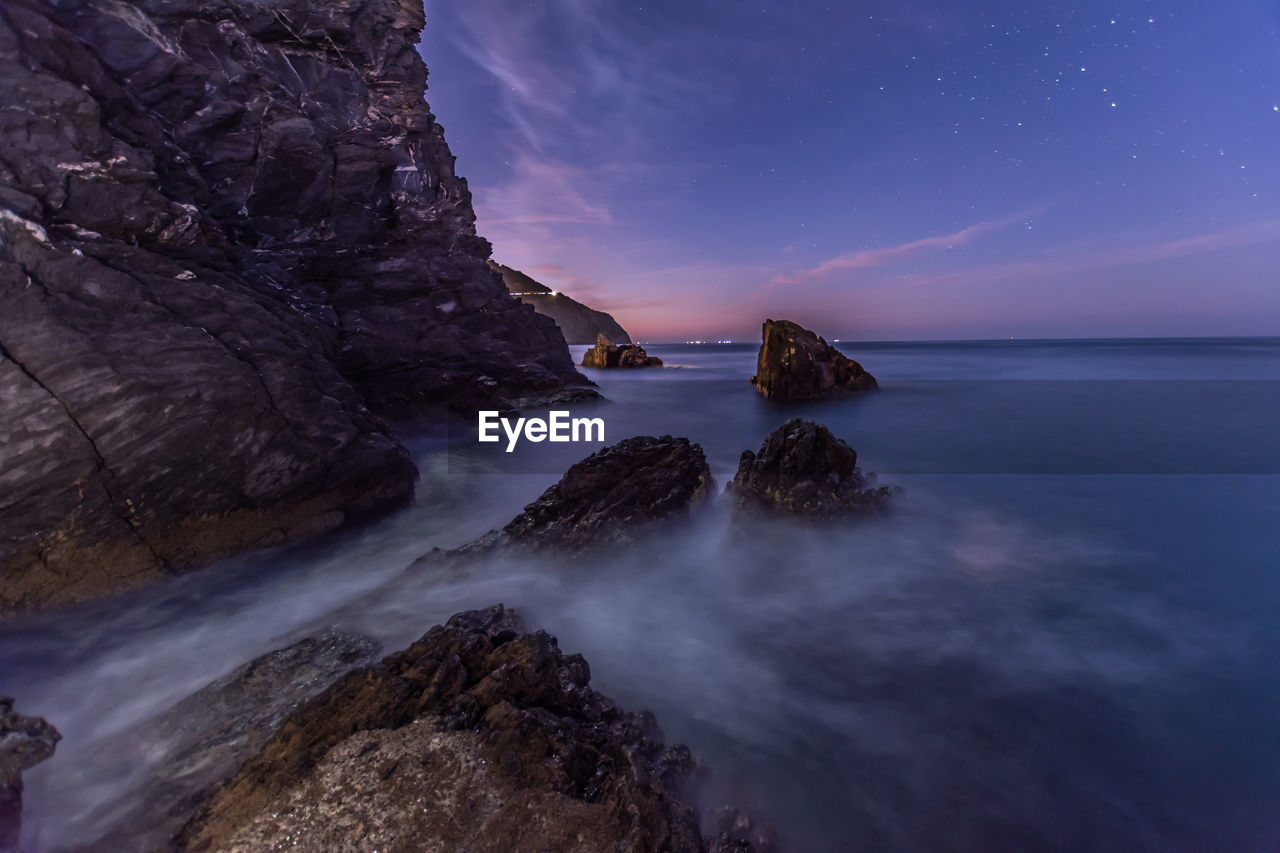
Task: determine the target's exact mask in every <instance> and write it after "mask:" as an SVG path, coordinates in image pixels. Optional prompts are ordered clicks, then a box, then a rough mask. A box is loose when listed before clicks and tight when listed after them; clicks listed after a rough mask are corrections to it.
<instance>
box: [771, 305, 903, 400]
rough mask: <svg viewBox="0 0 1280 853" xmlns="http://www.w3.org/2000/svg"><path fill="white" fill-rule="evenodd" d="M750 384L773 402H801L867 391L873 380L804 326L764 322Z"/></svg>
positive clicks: (859, 367)
mask: <svg viewBox="0 0 1280 853" xmlns="http://www.w3.org/2000/svg"><path fill="white" fill-rule="evenodd" d="M761 338H762V340H761V343H760V354H759V355H758V356H757V357H756V375H755V376H752V377H751V383H752V384H753V385H755V387H756V390H758V391H759V392H760V393H761V394H764V395H765V396H766V397H768V398H770V399H772V400H781V401H784V402H804V401H807V400H821V399H823V398H824V397H829V396H831V395H833V394H839V393H856V392H859V391H870V390H872V389H874V388H876V387H878V386H877V385H876V380H875V377H874V376H872V375H871V374H870V373H867V372H866V371H865V370H863V369H862V365H861V364H858V362H856V361H854V360H853V359H851V358H846V357H845V355H844V354H843V353H841V352H840V351H839V350H837V349H836V348H835V347H833V346H831V345H830V344H828V343H827V342H826V341H825V340H823V339H822V338H820V337H818V336H817V335H815V334H814V333H813V332H811V331H809V330H808V329H806V328H804V327H803V326H800V325H797V324H796V323H792V322H790V321H788V320H765V321H764V326H763V327H762V329H761Z"/></svg>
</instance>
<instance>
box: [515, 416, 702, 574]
mask: <svg viewBox="0 0 1280 853" xmlns="http://www.w3.org/2000/svg"><path fill="white" fill-rule="evenodd" d="M711 484H712V479H711V469H710V467H709V466H708V465H707V459H706V456H705V455H704V454H703V452H702V447H701V446H700V445H697V444H693V443H692V442H690V441H689V439H687V438H673V437H671V436H669V435H664V436H662V437H661V438H654V437H653V436H636V437H635V438H628V439H624V440H623V441H620V442H618V443H617V444H615V445H612V446H610V447H606V448H604V449H603V450H599V451H597V452H595V453H593V454H592V455H591V456H588V457H587V458H586V459H583V460H582V461H581V462H578V463H576V464H574V465H573V466H572V467H570V468H569V470H568V471H566V472H565V475H564V476H563V477H561V478H560V481H559V482H558V483H556V484H555V485H553V486H551V487H550V488H549V489H547V490H546V491H545V492H543V493H542V495H541V496H540V497H539V498H538V499H537V500H536V501H534V502H533V503H531V504H529V505H528V506H526V507H525V508H524V512H522V513H520V515H518V516H516V517H515V518H514V519H512V520H511V522H510V523H509V524H508V525H507V526H506V527H504V528H503V529H502V538H503V539H504V540H505V541H506V542H510V543H521V544H526V545H531V546H534V547H554V548H561V549H574V548H583V547H589V546H596V545H604V544H617V543H621V542H627V541H630V540H631V538H632V536H633V534H634V532H635V530H636V529H637V528H638V527H642V526H645V525H649V524H652V523H655V522H659V521H663V520H667V519H671V518H677V517H680V516H682V515H684V514H687V513H688V512H689V511H690V510H691V509H692V508H693V507H694V506H695V505H696V504H697V503H698V502H699V501H701V500H702V499H703V498H705V497H706V496H707V494H708V493H709V492H710V490H711Z"/></svg>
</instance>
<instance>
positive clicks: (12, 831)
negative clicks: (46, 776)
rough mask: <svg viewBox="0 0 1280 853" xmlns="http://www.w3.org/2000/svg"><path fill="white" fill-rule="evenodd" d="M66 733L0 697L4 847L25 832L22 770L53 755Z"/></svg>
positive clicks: (0, 845)
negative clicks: (28, 714)
mask: <svg viewBox="0 0 1280 853" xmlns="http://www.w3.org/2000/svg"><path fill="white" fill-rule="evenodd" d="M61 739H62V735H60V734H58V730H57V729H55V728H54V727H53V726H51V725H49V723H48V722H47V721H46V720H44V719H43V718H41V717H24V716H23V715H21V714H19V713H17V712H15V711H14V710H13V700H12V699H10V698H8V697H0V851H7V850H14V849H16V848H17V846H18V841H19V836H20V835H21V834H22V772H23V771H24V770H28V769H30V768H32V767H34V766H36V765H37V764H39V763H40V762H41V761H45V760H47V759H49V758H51V757H52V756H53V752H54V750H55V749H56V748H57V746H58V741H59V740H61Z"/></svg>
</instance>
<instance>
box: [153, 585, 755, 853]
mask: <svg viewBox="0 0 1280 853" xmlns="http://www.w3.org/2000/svg"><path fill="white" fill-rule="evenodd" d="M589 682H590V669H589V667H588V665H587V662H586V661H585V660H583V658H582V657H581V656H580V655H566V654H563V653H562V652H561V651H560V649H559V647H558V645H557V643H556V639H555V638H554V637H552V636H550V635H548V634H546V633H545V632H543V631H534V632H529V631H528V630H527V629H526V627H525V626H524V624H523V623H522V622H521V621H520V619H519V618H518V617H517V616H516V615H515V614H514V613H512V612H511V611H509V610H506V609H505V608H503V607H502V606H501V605H498V606H495V607H493V608H490V609H489V610H487V611H473V612H468V613H460V614H458V615H456V616H454V617H453V618H452V619H450V620H449V622H448V623H447V624H446V625H444V626H437V627H435V628H432V629H431V630H430V631H428V632H427V634H426V635H425V636H423V637H422V638H421V639H420V640H418V641H417V642H416V643H414V644H413V645H412V646H410V647H409V648H408V649H406V650H404V651H403V652H398V653H396V654H393V655H391V656H390V657H388V658H386V659H385V660H383V661H382V662H381V663H378V664H376V665H374V666H371V667H368V668H365V669H361V670H357V671H355V672H353V673H351V674H349V675H347V676H346V677H344V678H342V679H341V680H340V681H338V682H337V683H336V684H334V685H333V686H332V687H330V688H329V689H328V690H326V691H325V692H324V693H323V694H322V695H321V696H319V697H318V698H317V699H315V700H313V701H312V702H311V703H309V704H308V705H307V706H306V707H304V708H302V709H301V710H299V711H297V712H296V713H294V714H292V715H291V716H290V717H289V718H288V719H287V720H286V721H285V723H284V725H283V727H281V728H280V729H279V730H278V731H277V732H276V734H274V735H273V736H272V737H271V739H270V740H269V741H268V742H267V744H266V745H265V746H264V747H263V749H262V750H261V751H259V752H258V753H257V754H256V755H255V756H253V757H252V758H251V759H249V761H247V762H246V763H245V765H244V766H243V767H242V768H241V769H240V770H239V772H237V773H236V774H235V776H234V777H233V778H232V779H231V780H230V781H229V782H227V783H226V784H225V785H224V786H222V787H221V789H219V790H218V792H217V793H216V794H215V795H214V796H213V798H212V799H211V800H210V802H209V803H208V804H207V806H206V807H204V808H203V809H202V810H201V811H200V813H199V814H198V815H197V816H196V817H195V818H194V819H193V820H192V821H191V823H190V824H189V825H188V826H187V827H186V828H185V829H184V831H183V832H182V834H181V835H180V836H179V838H178V839H177V846H178V847H179V848H181V849H185V850H192V851H200V850H267V849H275V848H277V847H289V848H290V849H296V850H303V851H312V850H314V851H320V850H340V849H341V850H372V849H378V850H397V851H409V850H413V851H442V853H443V851H453V850H472V851H495V853H496V851H502V852H503V853H507V851H541V850H557V851H565V853H568V851H582V853H588V851H590V853H595V851H602V850H627V851H650V850H652V851H658V850H668V851H701V850H707V849H715V850H724V851H727V850H741V851H749V850H768V849H770V848H769V847H768V846H753V845H752V839H751V838H750V837H743V834H741V832H742V830H747V831H749V833H751V834H754V835H755V836H756V838H757V839H760V840H763V841H765V842H766V843H771V838H770V837H769V833H767V832H761V831H760V830H759V829H758V828H756V827H754V826H752V825H750V821H744V820H742V819H740V818H738V817H736V816H734V815H730V814H726V815H725V816H723V818H722V820H721V824H722V826H721V827H718V828H719V829H724V830H725V831H726V832H727V833H728V834H729V837H728V838H727V839H726V841H725V842H722V841H721V840H720V839H719V838H718V837H717V838H712V839H704V838H703V836H702V834H701V831H700V827H699V821H698V815H697V813H696V811H695V810H694V809H693V807H691V806H690V805H688V804H687V803H686V802H684V801H683V800H682V799H681V797H682V792H683V789H684V788H685V785H686V783H687V782H689V781H690V779H691V777H692V776H693V775H694V771H695V769H696V767H697V765H696V763H695V761H694V759H693V757H692V756H691V755H690V753H689V751H688V749H686V748H684V747H680V746H674V747H667V746H665V745H664V744H663V743H662V732H661V730H660V729H659V728H658V727H657V724H656V722H655V721H654V719H653V717H652V715H650V714H647V713H639V714H632V713H628V712H626V711H624V710H622V709H621V708H619V707H618V706H617V705H616V704H615V703H614V702H613V701H611V700H610V699H608V698H607V697H605V696H602V695H600V694H599V693H597V692H595V691H594V690H592V689H591V688H590V686H589ZM735 827H737V830H736V831H737V832H739V833H740V834H738V835H734V833H735Z"/></svg>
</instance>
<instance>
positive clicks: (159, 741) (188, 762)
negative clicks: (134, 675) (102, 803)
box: [78, 631, 379, 851]
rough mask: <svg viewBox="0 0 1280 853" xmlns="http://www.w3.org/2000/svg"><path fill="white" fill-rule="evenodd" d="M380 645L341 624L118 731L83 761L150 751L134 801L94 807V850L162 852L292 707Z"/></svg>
mask: <svg viewBox="0 0 1280 853" xmlns="http://www.w3.org/2000/svg"><path fill="white" fill-rule="evenodd" d="M378 651H379V647H378V644H377V643H376V642H375V641H374V640H371V639H370V638H368V637H364V636H360V635H354V634H344V633H339V632H335V631H330V632H326V633H324V634H321V635H319V636H316V637H308V638H306V639H303V640H300V641H298V642H296V643H294V644H292V645H290V646H288V647H286V648H283V649H278V650H276V651H273V652H269V653H267V654H265V655H262V656H261V657H259V658H256V659H254V660H252V661H250V662H249V663H247V664H245V665H244V666H242V667H240V668H238V669H236V670H235V671H234V672H232V673H230V674H228V675H226V676H224V677H222V678H219V679H218V680H216V681H214V682H213V683H211V684H209V685H208V686H206V687H203V688H201V689H200V690H198V691H197V692H196V693H194V694H192V695H191V696H189V697H187V698H186V699H183V700H182V701H181V702H178V703H177V704H176V705H174V706H173V707H172V708H170V709H169V710H167V711H165V712H163V713H162V714H160V715H159V716H158V717H156V718H154V719H152V720H149V721H147V722H146V723H143V724H142V725H139V726H137V727H135V728H133V729H131V730H129V731H126V732H124V733H123V734H121V735H120V736H119V737H117V738H115V739H114V741H113V743H111V744H110V745H109V746H107V747H105V748H103V749H101V750H99V751H98V752H96V753H95V754H92V755H89V756H87V757H85V758H84V759H83V760H85V761H91V762H96V763H105V764H107V765H112V764H114V765H117V766H127V765H128V764H129V763H131V762H134V761H136V759H137V756H138V755H140V754H145V755H146V756H147V759H148V760H147V773H146V776H145V777H144V778H143V779H142V780H141V781H140V783H139V784H138V785H137V788H136V790H135V791H134V792H133V793H132V794H131V796H130V797H129V800H128V802H129V804H130V805H129V806H128V807H126V808H125V809H123V810H121V809H120V808H119V807H118V806H116V805H113V806H112V807H111V808H109V809H107V810H105V811H103V812H101V813H99V814H96V815H93V816H92V817H91V818H90V819H89V821H88V822H87V825H85V826H84V827H82V828H80V829H79V831H78V835H80V836H81V837H84V838H86V839H87V838H92V839H94V840H93V841H92V842H90V843H88V844H87V845H85V849H89V850H102V851H108V850H159V849H162V848H164V847H165V845H166V844H168V843H169V841H170V839H171V838H172V837H173V835H174V834H175V833H176V832H177V831H178V830H180V829H181V828H182V827H183V825H184V824H185V823H186V822H187V821H188V820H190V818H191V815H192V813H193V812H194V811H195V809H196V808H197V807H198V806H199V805H201V804H202V803H204V802H206V801H208V799H209V797H211V796H212V794H213V792H214V791H215V790H216V788H217V786H219V785H220V784H222V783H224V782H225V781H226V780H227V779H228V778H230V777H231V775H232V774H233V773H235V772H236V770H238V769H239V767H240V765H242V764H243V763H244V762H245V760H246V759H248V758H249V757H251V756H252V755H254V754H255V753H257V752H258V750H260V749H261V748H262V746H263V745H264V744H265V743H266V742H267V739H268V738H269V737H270V736H271V734H272V732H274V731H275V730H276V729H277V728H278V727H279V725H280V723H281V722H282V721H283V720H284V719H285V717H287V716H288V715H290V714H292V713H294V712H295V711H297V710H298V709H299V708H300V707H302V706H303V705H305V704H306V703H307V702H308V701H310V700H312V699H314V698H315V697H316V696H317V695H319V694H320V693H321V692H322V691H323V690H324V689H325V688H327V687H329V686H330V685H331V684H333V683H334V682H335V681H337V679H338V678H340V677H341V676H342V675H345V674H346V673H348V672H350V671H351V670H353V669H355V668H357V667H361V666H365V665H368V664H370V663H373V662H374V661H375V660H376V659H377V655H378Z"/></svg>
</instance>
